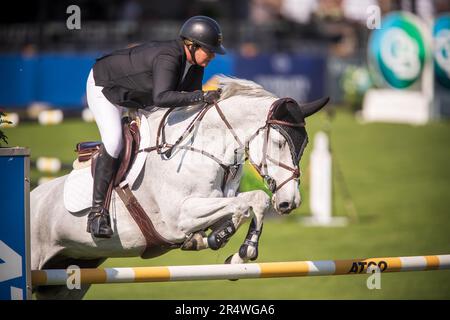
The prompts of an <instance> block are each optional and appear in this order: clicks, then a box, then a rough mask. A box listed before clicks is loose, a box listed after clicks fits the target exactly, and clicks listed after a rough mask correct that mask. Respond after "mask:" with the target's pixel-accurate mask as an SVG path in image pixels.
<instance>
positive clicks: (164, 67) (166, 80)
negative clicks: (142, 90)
mask: <svg viewBox="0 0 450 320" xmlns="http://www.w3.org/2000/svg"><path fill="white" fill-rule="evenodd" d="M178 79H179V70H178V66H177V63H176V62H175V61H173V58H172V57H171V56H168V55H161V56H159V57H158V58H156V59H155V61H154V63H153V103H154V104H155V105H156V106H158V107H162V108H166V107H182V106H188V105H192V104H197V103H199V102H202V101H203V92H202V91H201V90H196V91H194V92H179V91H175V90H176V87H177V84H178Z"/></svg>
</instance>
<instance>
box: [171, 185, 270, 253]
mask: <svg viewBox="0 0 450 320" xmlns="http://www.w3.org/2000/svg"><path fill="white" fill-rule="evenodd" d="M269 206H270V198H269V197H268V196H267V195H266V194H265V193H264V192H263V191H259V190H258V191H250V192H244V193H241V194H239V195H238V196H237V197H231V198H188V199H187V200H185V202H184V203H183V205H182V208H181V210H182V211H181V215H180V221H179V228H180V230H181V231H183V232H184V233H186V234H187V235H189V237H188V238H187V240H186V241H185V243H184V244H183V246H182V249H185V250H201V249H206V248H211V249H213V250H217V249H219V248H221V247H223V246H224V245H225V244H226V243H227V242H228V240H229V239H230V237H231V236H232V235H233V234H234V233H235V232H236V230H237V229H238V228H239V227H240V226H241V225H242V224H243V223H244V222H245V221H247V220H248V218H249V217H250V209H251V212H253V214H254V215H255V219H256V221H257V223H256V225H257V226H259V227H257V229H258V230H260V229H261V228H262V217H263V216H264V212H265V211H266V210H267V208H268V207H269ZM214 224H216V226H215V227H213V231H212V232H211V234H210V235H209V236H206V234H205V233H204V232H203V231H202V230H205V229H207V228H209V227H212V226H213V225H214ZM256 241H257V240H256Z"/></svg>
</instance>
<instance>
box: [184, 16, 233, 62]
mask: <svg viewBox="0 0 450 320" xmlns="http://www.w3.org/2000/svg"><path fill="white" fill-rule="evenodd" d="M180 37H181V38H183V39H187V40H190V41H192V42H193V43H194V45H195V46H196V47H202V48H206V49H207V50H209V51H212V52H214V53H217V54H225V53H226V50H225V48H224V47H223V45H222V31H221V30H220V26H219V24H218V23H217V22H216V21H215V20H214V19H211V18H209V17H206V16H195V17H192V18H190V19H188V20H187V21H186V22H185V23H184V24H183V26H182V27H181V30H180Z"/></svg>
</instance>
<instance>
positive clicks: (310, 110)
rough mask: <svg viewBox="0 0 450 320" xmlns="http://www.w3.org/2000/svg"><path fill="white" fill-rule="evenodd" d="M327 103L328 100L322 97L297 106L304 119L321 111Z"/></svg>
mask: <svg viewBox="0 0 450 320" xmlns="http://www.w3.org/2000/svg"><path fill="white" fill-rule="evenodd" d="M328 101H330V98H329V97H324V98H320V99H318V100H316V101H313V102H309V103H305V104H299V106H300V109H302V112H303V115H304V116H305V118H306V117H309V116H310V115H312V114H314V113H316V112H317V111H319V110H320V109H322V108H323V107H324V106H325V105H326V104H327V103H328Z"/></svg>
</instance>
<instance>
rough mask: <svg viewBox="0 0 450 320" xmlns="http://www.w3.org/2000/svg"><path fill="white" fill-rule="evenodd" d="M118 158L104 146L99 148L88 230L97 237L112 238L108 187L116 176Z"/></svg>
mask: <svg viewBox="0 0 450 320" xmlns="http://www.w3.org/2000/svg"><path fill="white" fill-rule="evenodd" d="M117 162H118V160H117V159H115V158H113V157H111V156H110V155H109V154H108V152H106V149H105V147H104V146H102V147H101V148H100V150H99V155H98V157H97V162H96V164H95V173H94V192H93V197H92V208H91V211H90V213H89V216H88V223H87V230H86V231H87V232H89V233H92V235H93V236H94V237H96V238H111V236H112V234H113V230H112V229H111V219H110V217H109V212H108V210H106V209H105V198H106V194H107V193H108V187H109V184H110V182H111V180H112V179H113V177H114V173H115V171H116V166H117Z"/></svg>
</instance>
